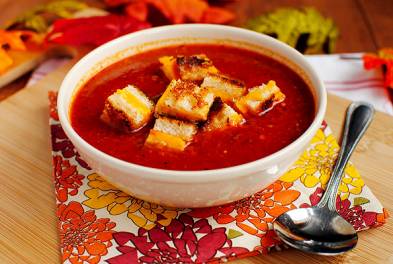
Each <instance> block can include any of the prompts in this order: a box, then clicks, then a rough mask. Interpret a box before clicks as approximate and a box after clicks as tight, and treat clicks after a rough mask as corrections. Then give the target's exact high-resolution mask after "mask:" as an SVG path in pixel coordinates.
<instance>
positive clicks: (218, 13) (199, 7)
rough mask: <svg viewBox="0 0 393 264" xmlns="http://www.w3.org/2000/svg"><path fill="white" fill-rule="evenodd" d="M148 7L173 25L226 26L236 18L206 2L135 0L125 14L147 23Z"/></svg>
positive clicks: (199, 0) (189, 0)
mask: <svg viewBox="0 0 393 264" xmlns="http://www.w3.org/2000/svg"><path fill="white" fill-rule="evenodd" d="M109 2H111V1H109ZM115 2H118V1H115ZM120 2H121V1H120ZM124 2H127V1H124ZM111 5H113V3H111ZM148 6H151V7H154V8H155V9H157V10H158V11H159V12H160V13H161V14H162V15H163V16H164V17H166V19H168V20H169V21H170V22H171V23H173V24H181V23H186V22H196V23H198V22H200V23H216V24H224V23H228V22H230V21H232V20H233V19H234V17H235V15H234V14H233V13H232V12H231V11H228V10H225V9H224V8H219V7H211V6H209V4H208V3H207V1H205V0H134V1H131V2H129V4H128V5H127V6H126V7H125V12H126V13H127V14H128V15H129V16H131V17H134V18H136V19H139V20H141V21H146V20H147V18H148V11H149V9H148Z"/></svg>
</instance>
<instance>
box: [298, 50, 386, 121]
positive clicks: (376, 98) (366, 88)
mask: <svg viewBox="0 0 393 264" xmlns="http://www.w3.org/2000/svg"><path fill="white" fill-rule="evenodd" d="M345 55H346V56H348V57H355V58H356V57H361V55H362V54H361V53H351V54H345ZM340 56H341V55H340V54H335V55H309V56H306V57H307V60H308V62H310V63H311V65H312V66H313V67H314V69H315V71H316V72H317V73H318V75H319V77H320V78H321V79H322V81H323V82H324V83H325V86H326V89H327V90H328V92H329V93H332V94H335V95H337V96H341V97H344V98H346V99H349V100H351V101H365V102H368V103H370V104H372V105H374V107H375V109H377V110H378V111H382V112H385V113H388V114H390V115H393V106H392V102H391V101H390V99H389V95H388V91H387V90H386V89H385V88H384V86H383V76H382V72H381V70H377V69H375V70H365V69H364V67H363V61H362V60H360V59H359V60H350V59H342V58H340Z"/></svg>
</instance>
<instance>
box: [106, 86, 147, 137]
mask: <svg viewBox="0 0 393 264" xmlns="http://www.w3.org/2000/svg"><path fill="white" fill-rule="evenodd" d="M153 110H154V104H153V103H152V102H151V101H150V99H149V98H148V97H147V96H146V95H145V94H144V93H143V92H142V91H140V90H139V89H138V88H136V87H135V86H133V85H128V86H127V87H125V88H123V89H118V90H117V91H116V92H115V93H113V94H112V95H111V96H109V97H108V98H107V100H106V102H105V106H104V110H103V112H102V114H101V119H102V120H103V121H104V122H105V123H107V124H108V125H110V126H112V127H115V128H118V129H121V130H123V131H125V132H133V131H135V130H138V129H140V128H142V127H143V126H145V125H146V124H147V123H148V122H149V121H150V119H151V118H152V116H153Z"/></svg>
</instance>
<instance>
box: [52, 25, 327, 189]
mask: <svg viewBox="0 0 393 264" xmlns="http://www.w3.org/2000/svg"><path fill="white" fill-rule="evenodd" d="M190 29H195V30H197V29H199V30H204V29H205V30H211V29H212V30H220V31H222V30H224V31H226V32H231V33H235V34H237V33H238V34H240V35H241V34H248V35H250V36H251V35H253V36H254V37H256V38H260V39H264V41H267V42H271V43H272V44H274V45H277V46H278V47H279V48H280V49H285V50H286V52H289V53H292V55H293V56H295V57H297V58H296V60H300V63H301V64H302V65H301V66H300V65H299V63H296V60H295V61H293V59H291V60H290V61H291V62H295V64H296V65H298V66H299V67H301V69H302V70H304V71H305V72H306V73H307V75H309V77H310V79H311V78H312V79H313V80H312V82H313V84H314V85H313V86H314V87H315V88H314V89H315V90H316V93H317V95H315V96H316V100H318V104H316V114H315V117H314V119H313V122H312V123H311V124H310V125H309V126H308V128H307V129H306V131H304V132H303V134H301V135H300V136H299V137H298V138H297V139H295V140H294V141H293V142H291V143H290V144H288V145H287V146H285V147H283V148H281V149H280V150H278V151H276V152H274V153H272V154H270V155H268V156H265V157H263V158H260V159H257V160H254V161H251V162H247V163H243V164H240V165H236V166H231V167H225V168H219V169H212V170H193V171H187V170H167V169H159V168H153V167H147V166H143V165H139V164H135V163H132V162H128V161H124V160H121V159H118V158H116V157H113V156H111V155H109V154H107V153H105V152H103V151H101V150H99V149H97V148H95V147H94V146H92V145H91V144H89V143H88V142H87V141H85V140H84V139H83V138H82V137H81V136H79V134H78V133H77V132H76V131H75V130H74V129H73V127H72V126H71V122H70V120H69V118H68V115H69V114H68V111H69V107H70V104H71V102H72V100H70V102H69V104H68V105H65V101H66V100H65V91H66V89H69V88H68V87H70V85H69V83H70V82H74V81H73V78H74V75H75V74H76V72H78V71H80V70H83V69H84V68H83V67H81V66H83V64H84V63H85V61H87V60H89V59H90V58H92V57H96V56H99V57H100V56H102V55H100V53H101V52H102V50H106V49H111V48H112V47H114V48H115V47H116V46H117V44H118V43H122V42H124V41H129V42H131V41H130V40H132V39H133V38H138V37H141V36H142V35H143V34H147V33H148V34H156V33H160V32H161V31H171V30H175V31H176V30H184V31H186V30H190ZM168 39H170V36H168ZM252 44H254V45H255V43H252ZM281 56H283V55H281ZM102 59H105V58H102ZM84 72H87V71H86V70H85V71H84ZM75 87H76V85H74V86H73V89H72V91H74V89H75ZM326 105H327V92H326V89H325V86H324V85H323V83H322V81H321V79H320V78H319V77H318V75H317V73H316V72H315V70H314V69H313V68H312V66H311V64H310V63H309V62H308V61H307V60H306V59H305V58H304V55H303V54H301V53H300V52H298V51H297V50H295V49H294V48H292V47H290V46H289V45H287V44H285V43H283V42H280V41H278V40H276V39H274V38H272V37H270V36H267V35H264V34H261V33H257V32H255V31H251V30H248V29H243V28H238V27H233V26H224V25H215V24H181V25H168V26H160V27H154V28H149V29H144V30H140V31H137V32H134V33H130V34H127V35H124V36H121V37H119V38H116V39H114V40H111V41H109V42H107V43H105V44H103V45H101V46H99V47H97V48H95V49H94V50H92V51H90V52H89V53H88V54H86V55H85V56H83V57H82V58H81V59H80V60H79V61H78V62H77V63H76V64H75V65H74V66H73V67H72V68H71V69H70V71H69V72H68V73H67V75H66V76H65V78H64V79H63V82H62V84H61V86H60V89H59V93H58V98H57V106H58V115H59V121H60V123H61V126H62V128H63V130H64V132H65V133H66V135H67V136H68V137H69V139H70V140H71V142H72V143H73V144H74V141H75V142H76V143H77V144H74V145H80V146H81V148H84V149H85V150H86V151H88V152H89V153H90V154H91V155H92V156H94V158H95V159H99V160H101V161H102V162H105V163H107V164H111V166H112V167H116V168H118V169H119V170H121V171H130V170H132V171H134V172H136V173H139V174H140V175H141V177H143V178H149V179H153V180H156V181H161V182H178V183H184V182H210V181H221V180H227V179H232V178H237V177H241V176H242V175H245V174H248V173H253V172H254V173H255V172H257V171H258V168H259V167H263V166H264V164H269V163H270V162H272V161H274V160H276V159H279V158H283V156H284V155H285V154H286V153H288V152H291V151H293V150H296V149H297V147H299V145H302V144H303V143H305V142H304V141H305V140H307V142H306V143H308V142H309V141H310V140H311V136H314V134H315V133H316V131H317V129H318V128H319V127H320V125H321V124H322V121H323V118H324V115H325V112H326ZM65 109H67V110H65ZM310 134H312V135H310ZM217 177H219V178H217Z"/></svg>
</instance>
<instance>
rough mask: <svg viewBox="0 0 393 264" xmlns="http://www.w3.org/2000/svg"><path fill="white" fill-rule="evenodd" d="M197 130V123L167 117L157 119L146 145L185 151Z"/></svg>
mask: <svg viewBox="0 0 393 264" xmlns="http://www.w3.org/2000/svg"><path fill="white" fill-rule="evenodd" d="M196 132H197V126H196V125H195V124H192V123H189V122H184V121H180V120H176V119H171V118H167V117H160V118H157V119H156V122H155V124H154V127H153V129H151V130H150V133H149V136H148V137H147V139H146V143H145V144H146V145H149V146H156V147H165V148H170V149H173V150H179V151H183V150H184V149H185V148H186V147H187V145H188V144H189V143H190V142H191V140H192V138H193V136H194V135H195V134H196Z"/></svg>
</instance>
